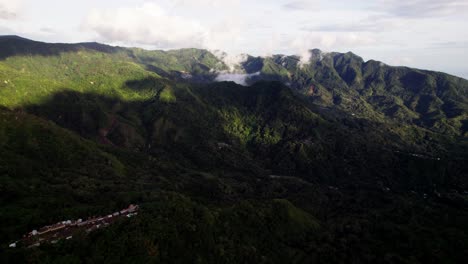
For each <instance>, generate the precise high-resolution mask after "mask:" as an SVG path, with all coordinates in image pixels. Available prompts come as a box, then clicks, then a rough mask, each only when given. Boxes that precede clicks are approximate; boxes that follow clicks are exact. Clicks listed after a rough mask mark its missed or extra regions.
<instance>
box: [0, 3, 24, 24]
mask: <svg viewBox="0 0 468 264" xmlns="http://www.w3.org/2000/svg"><path fill="white" fill-rule="evenodd" d="M20 5H21V1H20V0H0V19H4V20H12V19H16V18H17V17H18V16H19V11H20Z"/></svg>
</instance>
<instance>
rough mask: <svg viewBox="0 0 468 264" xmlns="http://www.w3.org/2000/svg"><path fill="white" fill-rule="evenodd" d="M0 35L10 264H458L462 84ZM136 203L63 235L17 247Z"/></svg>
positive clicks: (344, 58) (466, 101)
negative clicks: (134, 209) (128, 211)
mask: <svg viewBox="0 0 468 264" xmlns="http://www.w3.org/2000/svg"><path fill="white" fill-rule="evenodd" d="M311 54H312V58H311V60H310V61H309V63H308V64H305V65H304V64H301V63H300V58H299V57H297V56H284V55H274V56H271V57H267V58H263V57H252V56H246V58H245V60H244V61H243V62H242V63H240V64H239V65H236V68H235V69H234V71H235V72H236V73H237V74H245V76H246V80H245V82H246V84H248V85H239V84H236V83H234V82H217V81H216V80H217V76H218V75H219V74H223V73H226V72H230V71H232V70H233V69H232V67H230V65H228V64H226V63H225V62H224V61H223V59H222V58H220V57H219V56H215V55H214V54H212V53H211V52H209V51H206V50H199V49H182V50H173V51H147V50H142V49H136V48H135V49H131V48H121V47H112V46H107V45H102V44H98V43H80V44H48V43H42V42H36V41H32V40H27V39H23V38H20V37H16V36H4V37H0V223H2V225H1V226H0V261H1V262H2V263H24V262H26V263H96V262H102V263H464V262H465V261H466V256H468V178H467V176H468V165H467V164H468V162H467V160H468V140H467V135H468V134H467V131H468V81H467V80H464V79H461V78H458V77H454V76H450V75H447V74H444V73H437V72H430V71H424V70H419V69H411V68H406V67H390V66H387V65H385V64H383V63H380V62H376V61H367V62H365V61H363V60H362V59H361V58H360V57H359V56H357V55H355V54H352V53H345V54H343V53H322V52H321V51H319V50H312V51H311ZM132 203H133V204H138V205H139V206H140V211H139V214H138V216H136V217H133V218H129V219H122V220H120V221H118V222H117V223H115V224H113V225H111V226H109V227H107V228H105V229H101V230H97V231H93V232H91V233H85V232H80V233H77V234H76V235H74V236H73V239H70V240H61V241H59V242H58V243H57V244H48V243H44V244H41V245H40V246H38V247H32V248H28V247H16V248H9V247H8V245H9V244H10V243H12V242H14V241H17V240H18V239H21V237H22V236H23V235H24V234H26V233H28V232H30V231H31V230H33V229H36V228H39V227H41V226H45V225H48V224H51V223H56V222H57V221H61V220H63V219H78V218H86V217H89V216H93V215H105V214H107V213H111V212H114V211H116V210H119V209H121V208H124V207H126V206H128V205H129V204H132Z"/></svg>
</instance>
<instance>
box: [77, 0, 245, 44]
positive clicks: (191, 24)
mask: <svg viewBox="0 0 468 264" xmlns="http://www.w3.org/2000/svg"><path fill="white" fill-rule="evenodd" d="M231 2H232V3H234V2H235V1H231ZM216 3H217V2H215V1H210V0H203V2H202V4H205V5H214V6H216V5H217V4H216ZM192 4H193V2H192V1H189V0H184V1H182V0H181V1H178V2H176V4H175V7H177V6H179V5H188V6H189V7H190V5H192ZM173 13H174V12H172V11H171V12H168V11H167V10H166V9H164V8H163V7H162V6H160V5H158V4H156V3H153V2H146V3H144V4H142V5H140V6H136V7H121V8H115V9H94V10H92V11H91V12H90V13H89V14H88V16H87V17H86V19H85V20H84V22H83V23H82V27H81V28H82V29H83V31H92V32H94V33H95V34H96V35H97V37H98V38H99V40H100V41H104V42H111V43H124V44H131V45H137V46H145V47H151V48H160V49H177V48H187V47H191V48H192V47H194V48H206V49H224V48H226V47H229V46H233V47H235V46H236V44H237V43H238V41H240V40H241V39H242V27H243V22H242V21H240V20H238V19H235V18H229V17H227V18H226V17H224V19H223V20H222V21H217V23H213V25H211V26H207V25H203V24H202V23H201V21H199V20H198V19H193V18H189V17H187V16H178V15H174V14H173Z"/></svg>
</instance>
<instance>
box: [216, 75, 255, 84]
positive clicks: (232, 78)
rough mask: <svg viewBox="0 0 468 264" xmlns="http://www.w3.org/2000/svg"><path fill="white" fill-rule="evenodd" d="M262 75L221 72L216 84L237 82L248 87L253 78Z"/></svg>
mask: <svg viewBox="0 0 468 264" xmlns="http://www.w3.org/2000/svg"><path fill="white" fill-rule="evenodd" d="M257 75H260V72H256V73H252V74H244V73H228V72H221V73H219V74H218V76H217V77H216V79H215V81H216V82H235V83H237V84H240V85H247V80H248V79H249V78H251V77H253V76H257Z"/></svg>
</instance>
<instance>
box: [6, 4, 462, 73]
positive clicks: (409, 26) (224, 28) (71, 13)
mask: <svg viewBox="0 0 468 264" xmlns="http://www.w3.org/2000/svg"><path fill="white" fill-rule="evenodd" d="M467 18H468V0H454V1H452V0H438V1H436V0H405V1H401V0H372V1H371V0H347V1H336V0H326V1H324V0H304V1H301V0H298V1H296V0H223V1H220V0H142V1H138V0H136V1H135V0H132V1H130V0H101V1H97V0H80V1H65V0H61V1H59V0H41V1H37V0H36V1H35V0H0V34H2V35H4V34H16V35H21V36H24V37H28V38H32V39H35V40H41V41H48V42H84V41H98V42H103V43H108V44H114V45H122V46H139V47H143V48H148V49H174V48H183V47H198V48H207V49H210V50H223V51H226V52H228V53H232V54H236V53H249V54H252V55H263V56H265V55H270V54H276V53H282V54H298V55H302V56H307V54H308V53H307V50H309V49H312V48H320V49H322V50H324V51H341V52H346V51H352V52H354V53H356V54H358V55H360V56H362V57H363V58H364V59H365V60H368V59H376V60H381V61H383V62H385V63H387V64H390V65H406V66H412V67H418V68H423V69H431V70H437V71H444V72H448V73H452V74H455V75H458V76H462V77H464V78H468V63H467V62H468V30H467V29H468V19H467Z"/></svg>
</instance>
